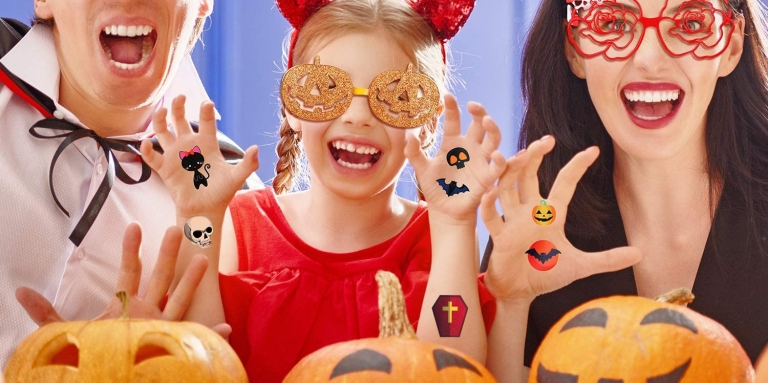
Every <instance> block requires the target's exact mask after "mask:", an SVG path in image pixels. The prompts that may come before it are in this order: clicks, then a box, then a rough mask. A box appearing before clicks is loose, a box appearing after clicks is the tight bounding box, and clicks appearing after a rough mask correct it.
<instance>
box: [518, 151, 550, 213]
mask: <svg viewBox="0 0 768 383" xmlns="http://www.w3.org/2000/svg"><path fill="white" fill-rule="evenodd" d="M554 147H555V139H554V137H552V136H544V137H542V138H541V139H540V140H538V141H536V142H534V143H532V144H531V145H530V146H529V147H528V150H526V153H527V156H528V162H527V163H526V165H525V168H523V170H522V174H521V175H520V178H519V181H518V190H519V192H520V202H521V203H524V204H528V203H538V202H539V201H540V200H541V195H540V193H539V174H538V173H539V166H540V165H541V161H542V160H543V159H544V155H545V154H547V153H549V152H550V151H552V148H554Z"/></svg>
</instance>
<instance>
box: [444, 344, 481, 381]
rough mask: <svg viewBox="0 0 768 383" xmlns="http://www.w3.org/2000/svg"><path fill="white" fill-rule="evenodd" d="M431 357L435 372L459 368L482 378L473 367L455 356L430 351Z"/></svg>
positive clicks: (445, 352) (446, 352) (448, 353)
mask: <svg viewBox="0 0 768 383" xmlns="http://www.w3.org/2000/svg"><path fill="white" fill-rule="evenodd" d="M432 355H433V356H434V357H435V366H436V367H437V371H442V370H443V369H446V368H448V367H459V368H463V369H465V370H469V371H472V372H474V373H475V374H477V375H478V376H483V374H481V373H480V371H478V370H477V368H476V367H475V366H473V365H472V364H471V363H469V362H468V361H467V360H466V359H464V358H462V357H460V356H458V355H456V354H453V353H450V352H448V351H445V350H441V349H435V350H434V351H432Z"/></svg>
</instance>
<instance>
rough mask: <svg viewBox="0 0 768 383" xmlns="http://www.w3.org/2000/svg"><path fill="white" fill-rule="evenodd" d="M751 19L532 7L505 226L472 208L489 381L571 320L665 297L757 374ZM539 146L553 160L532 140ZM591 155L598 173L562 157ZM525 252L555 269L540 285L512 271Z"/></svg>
mask: <svg viewBox="0 0 768 383" xmlns="http://www.w3.org/2000/svg"><path fill="white" fill-rule="evenodd" d="M588 5H589V7H587V6H588ZM576 8H579V9H578V10H576ZM765 14H766V11H765V9H764V8H763V7H762V6H761V5H760V4H759V3H758V2H757V1H755V0H728V1H719V0H713V1H712V2H709V1H701V0H698V1H683V0H668V1H665V0H637V1H631V0H604V1H603V2H602V3H601V4H588V2H579V1H577V2H576V3H575V4H573V5H569V6H568V7H566V1H564V0H544V1H543V3H542V5H541V8H540V10H539V13H538V16H537V18H536V20H535V22H534V24H533V27H532V30H531V33H530V35H529V38H528V41H527V45H526V48H525V52H524V58H523V84H524V89H523V90H524V95H525V98H526V101H527V110H526V114H525V118H524V121H523V126H522V129H521V133H520V146H521V148H525V147H527V148H528V150H526V151H525V152H523V153H521V154H519V155H518V156H516V157H515V158H513V159H511V160H510V161H509V162H508V166H507V172H506V174H505V175H504V176H503V177H502V178H503V179H502V180H501V181H500V183H499V192H500V194H501V197H502V198H501V202H502V210H503V213H504V214H505V217H506V220H505V221H504V222H502V221H501V219H500V218H499V217H498V215H497V213H496V212H495V211H494V209H493V207H492V203H493V200H492V199H490V198H488V199H486V201H485V202H484V207H483V208H482V209H483V216H484V220H486V224H487V225H488V227H489V231H490V232H491V237H492V239H493V240H494V241H495V242H496V246H495V249H494V248H492V247H490V246H489V248H492V249H493V250H489V251H487V252H486V254H487V256H486V259H485V261H484V262H485V265H484V266H487V267H488V273H487V275H486V277H485V282H486V285H487V287H488V289H489V291H490V292H491V293H492V294H493V295H494V296H495V297H496V299H497V302H498V310H499V311H498V313H497V318H498V319H497V320H496V322H495V324H494V327H493V328H492V330H491V333H490V338H489V354H488V365H489V368H490V369H491V370H492V371H493V372H494V374H496V375H497V376H498V378H499V380H500V381H517V380H518V379H523V378H522V376H524V375H523V374H527V369H525V368H523V364H525V365H530V362H531V359H532V357H533V354H534V352H535V351H536V348H537V347H538V345H539V343H540V342H541V340H542V339H543V337H544V335H545V334H546V332H547V331H548V330H549V328H550V327H551V326H552V325H553V324H554V323H555V322H556V321H557V320H558V319H559V318H560V317H561V316H562V315H563V314H565V313H566V312H567V311H569V310H570V309H572V308H574V307H576V306H578V305H579V304H581V303H583V302H586V301H588V300H591V299H594V298H597V297H601V296H608V295H615V294H638V295H641V296H646V297H653V296H656V295H658V294H660V293H663V292H666V291H668V290H671V289H672V288H676V287H688V288H692V289H693V292H694V294H695V295H696V300H695V301H694V302H693V303H692V304H691V307H692V308H693V309H695V310H697V311H699V312H701V313H702V314H704V315H707V316H709V317H711V318H713V319H715V320H716V321H718V322H720V323H722V324H723V325H724V326H725V327H727V328H728V329H729V330H730V331H731V332H732V333H733V334H734V335H735V336H736V337H737V338H738V339H739V341H740V342H741V344H742V346H743V347H744V348H745V350H746V351H747V353H748V354H749V356H750V357H751V358H752V360H755V359H756V358H757V356H758V354H759V352H760V351H761V350H762V348H763V347H764V346H765V344H766V342H767V341H768V329H766V328H765V327H763V326H760V325H758V324H757V323H760V322H761V319H762V318H764V317H765V316H766V314H768V299H765V297H766V295H768V284H766V283H765V281H766V280H768V260H767V259H766V255H765V249H766V243H765V233H766V232H768V229H767V227H766V226H767V222H766V212H767V211H768V171H766V169H768V59H766V55H765V48H766V45H765V44H766V30H767V27H766V25H767V24H766V20H765V16H764V15H765ZM563 44H564V45H563ZM553 46H557V47H563V49H552V48H551V47H553ZM547 134H551V135H553V136H554V137H556V138H557V140H558V145H557V147H556V148H555V142H554V139H553V138H551V137H548V138H544V139H542V140H538V141H534V140H537V139H538V138H539V137H541V136H544V135H547ZM591 145H595V146H597V147H598V148H599V152H600V153H601V155H600V156H599V157H598V150H596V149H588V150H586V151H584V152H581V153H579V154H576V156H575V157H574V154H575V153H577V152H578V151H580V150H583V149H585V148H586V147H588V146H591ZM550 151H551V153H550V154H549V155H547V156H546V157H544V155H545V154H546V153H548V152H550ZM542 158H543V160H542ZM571 158H573V160H571ZM595 159H597V160H596V161H597V163H596V164H595V166H592V167H591V168H590V169H589V170H588V171H587V167H589V166H590V164H591V163H592V162H593V161H595ZM569 160H571V162H570V163H569V164H568V165H567V166H565V167H564V165H566V163H568V161H569ZM539 164H541V166H540V167H539ZM561 168H562V169H563V170H562V172H561V173H560V175H559V176H558V172H559V171H560V169H561ZM537 170H538V178H537ZM584 172H586V173H584ZM582 174H584V177H583V179H581V181H580V182H578V180H579V178H581V175H582ZM556 180H557V182H556ZM539 182H540V186H539ZM576 182H578V187H576ZM516 184H517V186H515V185H516ZM539 187H540V188H539ZM555 189H557V190H555ZM550 190H551V192H550ZM539 192H541V196H548V199H547V202H548V204H549V205H550V206H554V207H556V208H557V209H558V210H557V215H556V218H555V222H554V223H552V224H551V225H550V226H546V227H542V226H538V225H535V224H533V223H531V218H530V216H531V208H532V206H534V205H537V204H539V200H538V198H540V197H541V196H540V195H539ZM555 194H556V195H555ZM571 194H572V195H573V198H572V200H571ZM569 202H570V203H569ZM566 208H567V211H566ZM565 213H567V215H568V217H567V224H565V221H566V220H565ZM523 218H524V219H523ZM525 220H527V221H525ZM566 237H567V239H566ZM536 239H547V240H550V241H551V242H552V243H554V244H556V245H557V248H558V249H559V250H560V251H561V253H562V254H561V255H560V256H559V259H560V264H558V265H556V266H555V267H554V268H553V269H552V270H551V271H547V272H542V271H538V270H535V269H533V268H532V267H531V266H529V265H528V261H527V260H525V256H522V257H521V256H520V254H525V252H526V249H528V248H529V247H530V246H531V243H533V241H534V240H536ZM627 245H630V246H632V247H631V248H630V247H622V246H627ZM577 249H578V250H577ZM607 249H613V250H610V251H608V252H603V253H592V254H589V253H582V251H584V252H600V251H606V250H607ZM642 254H644V257H643V256H642ZM489 255H490V256H489ZM489 259H490V262H489ZM630 265H634V266H633V267H632V268H628V266H630ZM606 271H611V272H609V273H606V274H600V275H595V276H591V277H588V278H585V279H581V280H578V281H576V282H573V281H574V280H577V279H579V278H583V277H587V276H588V275H591V274H594V273H596V272H597V273H599V272H606ZM571 282H573V283H571ZM534 298H536V299H535V300H534ZM523 339H524V340H525V341H524V342H523ZM523 349H524V351H523ZM510 355H512V358H513V359H510ZM512 360H514V362H512V363H510V361H512Z"/></svg>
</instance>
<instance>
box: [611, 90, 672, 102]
mask: <svg viewBox="0 0 768 383" xmlns="http://www.w3.org/2000/svg"><path fill="white" fill-rule="evenodd" d="M624 97H626V98H627V100H629V101H632V102H636V101H642V102H662V101H674V100H677V98H678V97H680V90H667V91H654V92H651V91H629V90H625V91H624Z"/></svg>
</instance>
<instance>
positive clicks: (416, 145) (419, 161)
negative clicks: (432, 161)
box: [405, 134, 429, 175]
mask: <svg viewBox="0 0 768 383" xmlns="http://www.w3.org/2000/svg"><path fill="white" fill-rule="evenodd" d="M405 158H407V159H408V162H410V163H411V166H413V170H414V171H416V174H417V175H418V174H420V173H421V172H423V171H424V170H426V168H427V166H428V165H429V158H427V154H426V153H424V151H423V150H421V139H419V137H415V136H413V135H411V134H406V135H405Z"/></svg>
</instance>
